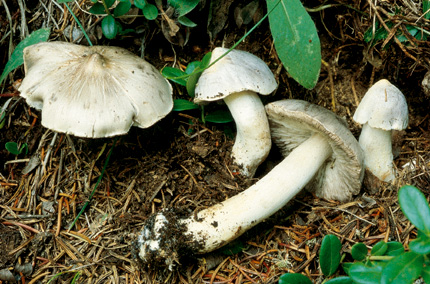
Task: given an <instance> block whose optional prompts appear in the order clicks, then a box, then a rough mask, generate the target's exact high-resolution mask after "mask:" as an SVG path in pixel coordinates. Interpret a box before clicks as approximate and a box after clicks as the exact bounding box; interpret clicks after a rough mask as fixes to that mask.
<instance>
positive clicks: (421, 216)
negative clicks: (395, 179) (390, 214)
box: [399, 185, 430, 236]
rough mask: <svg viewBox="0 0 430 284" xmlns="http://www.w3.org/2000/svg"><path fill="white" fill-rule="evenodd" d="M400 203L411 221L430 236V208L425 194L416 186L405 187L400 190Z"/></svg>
mask: <svg viewBox="0 0 430 284" xmlns="http://www.w3.org/2000/svg"><path fill="white" fill-rule="evenodd" d="M399 203H400V208H401V209H402V211H403V214H405V216H406V217H407V218H408V219H409V221H411V223H412V224H414V225H415V227H417V228H418V230H421V231H422V232H423V233H425V234H426V235H427V236H430V221H429V220H430V207H429V204H428V203H427V200H426V198H425V196H424V194H423V193H422V192H421V191H420V190H419V189H418V188H416V187H415V186H412V185H404V186H402V187H401V188H400V190H399Z"/></svg>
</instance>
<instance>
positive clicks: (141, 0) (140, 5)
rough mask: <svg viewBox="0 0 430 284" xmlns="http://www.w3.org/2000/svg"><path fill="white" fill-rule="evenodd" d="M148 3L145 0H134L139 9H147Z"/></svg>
mask: <svg viewBox="0 0 430 284" xmlns="http://www.w3.org/2000/svg"><path fill="white" fill-rule="evenodd" d="M145 5H146V1H145V0H134V6H136V7H137V8H139V9H143V7H145Z"/></svg>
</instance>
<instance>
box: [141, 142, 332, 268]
mask: <svg viewBox="0 0 430 284" xmlns="http://www.w3.org/2000/svg"><path fill="white" fill-rule="evenodd" d="M331 154H332V149H331V147H330V145H329V144H328V143H327V141H326V139H325V138H324V137H323V136H322V135H320V134H314V135H313V136H311V137H310V138H309V139H308V140H306V141H305V142H304V143H302V144H301V145H300V146H298V147H297V148H296V149H294V150H293V151H292V152H291V153H290V155H289V156H287V157H286V158H285V159H284V160H283V161H282V162H281V163H279V164H278V165H277V166H276V167H275V168H273V169H272V170H271V171H270V172H269V173H268V174H267V175H266V176H264V177H263V178H262V179H261V180H260V181H258V182H257V183H256V184H254V185H253V186H251V187H250V188H248V189H247V190H245V191H243V192H242V193H240V194H238V195H236V196H234V197H232V198H230V199H227V200H226V201H223V202H221V203H219V204H216V205H214V206H212V207H210V208H207V209H205V210H202V211H200V212H198V213H197V214H195V215H193V216H190V217H187V218H184V219H181V218H179V217H176V218H172V215H173V214H172V212H171V211H167V210H166V211H163V212H160V213H158V214H156V215H154V216H152V218H150V219H148V223H147V225H146V226H145V228H144V230H143V231H142V233H141V235H140V237H139V240H138V242H137V245H138V248H137V249H138V250H139V256H140V258H141V259H142V260H143V261H144V262H146V263H153V262H156V263H160V262H161V263H163V262H164V263H165V264H167V265H168V266H169V267H170V268H171V267H172V266H173V265H174V262H175V261H177V258H178V257H180V256H181V255H186V254H189V253H197V254H199V253H207V252H210V251H213V250H215V249H217V248H220V247H221V246H223V245H225V244H226V243H228V242H230V241H232V240H233V239H235V238H237V237H239V236H240V235H241V234H242V233H244V232H245V231H246V230H248V229H250V228H251V227H253V226H255V225H256V224H258V223H260V222H261V221H263V220H264V219H266V218H267V217H269V216H271V215H272V214H273V213H275V212H276V211H278V210H279V209H280V208H281V207H283V206H284V205H285V204H287V202H288V201H290V200H291V199H292V198H293V197H294V196H295V195H296V194H297V193H298V192H299V191H300V190H301V189H302V188H303V187H304V186H305V185H306V184H307V183H308V182H309V181H310V180H311V179H312V178H313V177H314V175H315V173H316V172H317V171H318V169H319V168H320V167H321V166H322V165H323V163H324V161H325V160H326V159H327V158H328V157H329V156H330V155H331Z"/></svg>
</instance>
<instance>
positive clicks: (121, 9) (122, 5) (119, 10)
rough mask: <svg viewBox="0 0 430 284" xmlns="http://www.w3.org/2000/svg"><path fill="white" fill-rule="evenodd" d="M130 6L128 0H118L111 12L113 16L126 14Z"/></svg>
mask: <svg viewBox="0 0 430 284" xmlns="http://www.w3.org/2000/svg"><path fill="white" fill-rule="evenodd" d="M130 8H131V3H130V1H124V2H119V3H118V5H116V7H115V9H114V10H113V14H114V15H115V17H120V16H122V15H125V14H127V12H128V11H130Z"/></svg>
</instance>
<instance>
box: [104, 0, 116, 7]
mask: <svg viewBox="0 0 430 284" xmlns="http://www.w3.org/2000/svg"><path fill="white" fill-rule="evenodd" d="M113 3H115V0H105V4H106V6H107V7H108V8H110V7H112V5H113Z"/></svg>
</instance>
